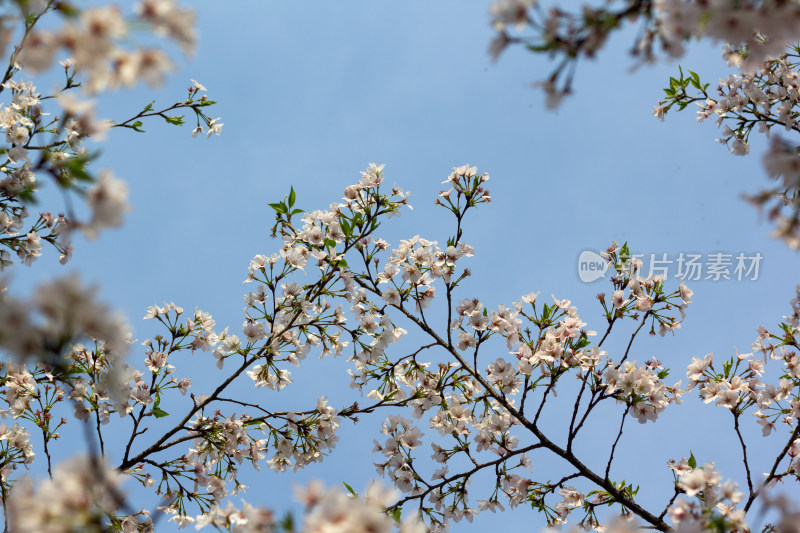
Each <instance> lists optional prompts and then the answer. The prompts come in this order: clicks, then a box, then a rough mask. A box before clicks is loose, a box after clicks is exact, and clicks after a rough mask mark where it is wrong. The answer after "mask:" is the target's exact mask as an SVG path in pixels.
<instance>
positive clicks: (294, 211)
mask: <svg viewBox="0 0 800 533" xmlns="http://www.w3.org/2000/svg"><path fill="white" fill-rule="evenodd" d="M298 213H305V211H303V210H302V209H293V210H292V212H291V213H289V214H290V215H296V214H298Z"/></svg>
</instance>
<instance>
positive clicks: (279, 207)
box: [267, 202, 287, 214]
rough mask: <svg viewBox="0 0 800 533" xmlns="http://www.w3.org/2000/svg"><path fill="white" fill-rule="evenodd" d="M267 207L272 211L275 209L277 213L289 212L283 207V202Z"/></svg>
mask: <svg viewBox="0 0 800 533" xmlns="http://www.w3.org/2000/svg"><path fill="white" fill-rule="evenodd" d="M267 205H268V206H270V207H271V208H272V209H274V210H275V212H276V213H281V214H286V212H287V209H286V206H285V205H283V202H278V203H274V204H267Z"/></svg>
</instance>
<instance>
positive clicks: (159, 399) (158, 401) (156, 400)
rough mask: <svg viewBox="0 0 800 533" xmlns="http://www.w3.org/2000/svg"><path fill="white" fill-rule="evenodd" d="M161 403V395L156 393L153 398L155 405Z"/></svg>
mask: <svg viewBox="0 0 800 533" xmlns="http://www.w3.org/2000/svg"><path fill="white" fill-rule="evenodd" d="M159 405H161V395H160V394H159V393H156V397H155V400H153V407H158V406H159Z"/></svg>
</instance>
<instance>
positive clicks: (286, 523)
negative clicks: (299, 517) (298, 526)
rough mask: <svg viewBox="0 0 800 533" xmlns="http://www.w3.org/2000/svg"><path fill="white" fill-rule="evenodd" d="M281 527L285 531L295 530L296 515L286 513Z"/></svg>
mask: <svg viewBox="0 0 800 533" xmlns="http://www.w3.org/2000/svg"><path fill="white" fill-rule="evenodd" d="M281 527H282V528H283V530H284V531H294V516H292V513H286V516H285V517H283V520H281Z"/></svg>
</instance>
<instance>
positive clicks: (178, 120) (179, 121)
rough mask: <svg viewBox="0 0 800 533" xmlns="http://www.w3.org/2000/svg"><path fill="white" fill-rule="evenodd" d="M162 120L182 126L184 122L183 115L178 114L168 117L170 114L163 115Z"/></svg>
mask: <svg viewBox="0 0 800 533" xmlns="http://www.w3.org/2000/svg"><path fill="white" fill-rule="evenodd" d="M164 120H166V121H167V122H168V123H169V124H174V125H175V126H182V125H183V124H184V122H183V115H181V116H178V117H170V116H167V115H164Z"/></svg>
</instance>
